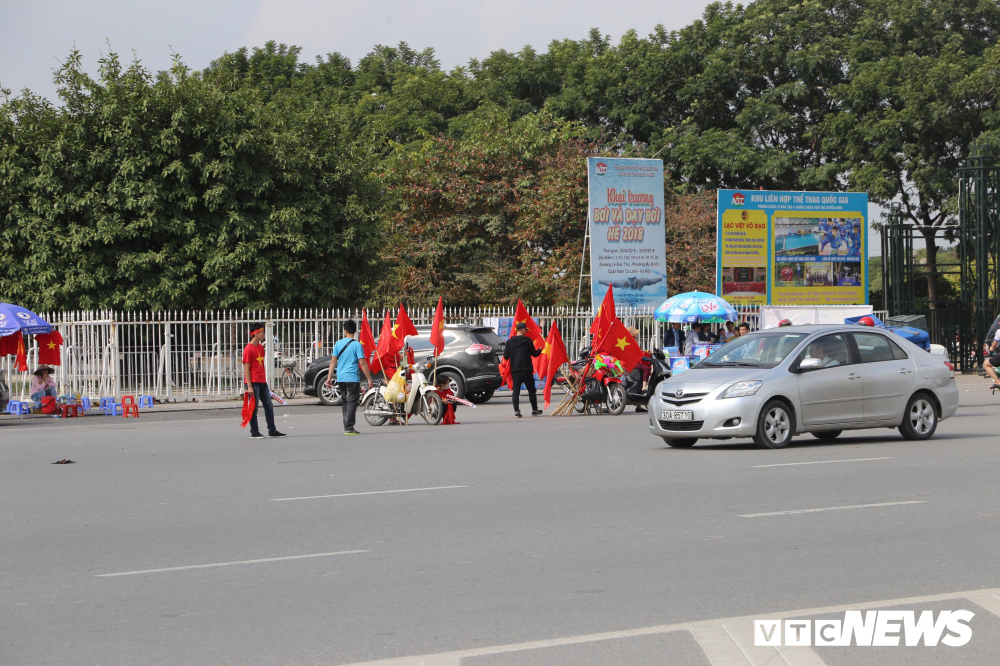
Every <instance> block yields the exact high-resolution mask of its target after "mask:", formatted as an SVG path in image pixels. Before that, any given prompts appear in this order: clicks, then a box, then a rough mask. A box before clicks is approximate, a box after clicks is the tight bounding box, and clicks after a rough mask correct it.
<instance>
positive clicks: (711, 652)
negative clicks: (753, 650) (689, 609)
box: [691, 624, 750, 666]
mask: <svg viewBox="0 0 1000 666" xmlns="http://www.w3.org/2000/svg"><path fill="white" fill-rule="evenodd" d="M691 635H692V636H694V639H695V640H696V641H697V642H698V645H700V646H701V649H702V651H703V652H704V653H705V656H706V657H708V661H709V662H710V663H711V664H712V666H750V659H749V658H748V657H747V654H746V652H744V651H743V649H742V648H741V647H740V646H739V645H737V644H736V641H734V640H733V637H732V636H730V635H729V632H728V631H726V629H725V628H724V627H723V626H722V625H721V624H711V625H707V626H704V627H694V628H692V629H691Z"/></svg>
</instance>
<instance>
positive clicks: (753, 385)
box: [722, 379, 764, 398]
mask: <svg viewBox="0 0 1000 666" xmlns="http://www.w3.org/2000/svg"><path fill="white" fill-rule="evenodd" d="M763 385H764V382H762V381H760V380H758V379H755V380H754V381H752V382H736V383H735V384H733V385H732V386H730V387H729V388H727V389H726V390H725V391H723V393H722V397H723V398H742V397H744V396H747V395H753V394H754V393H756V392H757V391H759V390H760V387H761V386H763Z"/></svg>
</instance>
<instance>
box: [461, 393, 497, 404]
mask: <svg viewBox="0 0 1000 666" xmlns="http://www.w3.org/2000/svg"><path fill="white" fill-rule="evenodd" d="M493 393H494V391H493V389H487V390H485V391H473V392H472V393H470V394H469V395H467V396H465V399H466V400H468V401H469V402H471V403H472V404H473V405H481V404H483V403H484V402H488V401H489V399H490V398H492V397H493Z"/></svg>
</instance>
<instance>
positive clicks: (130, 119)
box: [0, 0, 1000, 308]
mask: <svg viewBox="0 0 1000 666" xmlns="http://www.w3.org/2000/svg"><path fill="white" fill-rule="evenodd" d="M998 34H1000V6H998V5H997V3H996V2H995V1H993V0H806V1H805V2H803V1H802V0H757V1H756V2H751V3H749V4H747V5H734V4H730V3H725V4H722V3H716V4H712V5H710V6H709V7H708V8H707V9H706V10H705V12H704V14H703V16H702V18H701V19H700V20H698V21H695V22H693V23H692V24H691V25H689V26H687V27H685V28H683V29H681V30H678V31H675V32H667V31H666V30H664V29H663V28H662V27H658V28H656V29H655V30H654V31H653V33H652V34H650V35H647V36H645V37H643V36H640V35H638V34H636V33H635V32H628V33H626V34H625V35H624V36H623V37H622V38H621V39H620V40H619V41H618V42H617V43H612V42H611V40H610V39H609V38H608V37H606V36H603V35H602V34H601V33H600V32H599V31H597V30H592V31H590V33H589V34H588V35H586V36H585V37H584V38H583V39H580V40H573V39H563V40H558V41H553V42H552V43H551V44H550V45H549V47H548V48H547V50H545V51H536V50H535V49H532V48H530V47H525V48H523V49H521V50H520V51H518V52H516V53H515V52H508V51H497V52H494V53H492V54H490V55H489V56H488V57H486V58H483V59H481V60H471V61H470V62H469V65H468V67H464V68H463V67H460V68H456V69H454V70H452V71H450V72H446V71H444V70H442V69H441V66H440V64H439V63H438V61H437V60H436V58H435V56H434V52H433V51H432V50H431V49H423V50H418V49H414V48H411V47H410V46H408V45H407V44H405V43H401V44H399V45H397V46H394V47H390V46H376V47H375V48H374V49H373V50H372V52H371V53H369V54H368V55H367V56H365V57H364V58H362V59H361V60H360V61H359V62H358V63H356V64H354V65H352V63H351V62H350V61H349V60H347V59H346V58H344V57H343V56H341V55H340V54H337V53H330V54H327V55H326V56H324V57H322V58H316V60H315V62H304V61H302V60H301V59H300V57H301V49H300V48H299V47H296V46H288V45H284V44H278V43H275V42H268V43H267V44H265V45H264V47H262V48H254V49H250V50H247V49H239V50H237V51H234V52H232V53H226V54H223V55H222V56H221V57H220V58H218V59H217V60H216V61H214V62H213V63H212V64H211V65H210V66H209V67H208V68H207V69H205V70H204V71H202V72H194V73H192V72H188V71H186V70H185V69H184V68H183V67H182V66H181V65H180V64H178V65H176V66H175V67H174V68H173V70H171V71H170V72H164V73H160V74H159V75H157V76H155V77H154V76H153V75H151V74H150V73H149V72H147V71H145V70H144V69H142V68H141V67H139V66H138V65H131V66H129V67H125V68H123V67H122V66H121V65H120V64H119V63H118V60H117V57H116V56H114V55H112V56H110V57H109V58H106V59H105V60H104V61H102V69H101V76H100V78H99V80H97V81H91V80H90V79H89V78H88V77H86V76H85V75H84V74H83V73H82V70H81V69H80V65H79V59H78V57H77V56H73V57H71V58H70V60H69V61H68V62H67V65H66V67H64V68H63V69H62V70H61V71H60V73H59V85H60V95H61V97H62V105H61V106H54V105H52V104H51V103H49V102H47V101H46V100H43V99H39V98H37V97H35V96H32V95H31V94H30V93H27V94H23V95H22V96H20V97H17V98H14V99H8V100H7V102H6V103H5V104H3V106H2V111H0V216H2V218H3V220H4V222H3V225H4V226H3V228H2V230H0V289H2V290H3V292H4V295H5V297H7V298H9V299H14V300H18V299H19V300H20V301H21V302H24V303H25V304H27V305H34V306H36V307H42V308H44V307H92V306H116V307H145V306H148V307H223V306H225V307H230V306H232V307H236V306H250V305H260V304H275V305H320V306H322V305H336V304H347V303H360V302H362V301H366V300H367V301H374V300H379V301H386V302H388V301H392V300H396V299H397V298H398V297H399V296H400V295H406V296H410V297H412V298H414V299H416V300H426V301H428V302H430V301H432V300H436V297H435V294H437V293H438V290H441V291H444V293H445V294H446V299H447V300H449V302H451V303H455V304H458V303H463V302H464V303H476V302H489V301H494V302H498V301H510V300H512V299H514V298H516V297H517V296H521V297H524V298H527V299H528V300H531V301H533V302H538V303H573V302H575V297H576V280H577V275H578V264H577V263H576V262H578V261H579V255H578V251H579V250H578V248H579V245H580V243H581V241H582V234H583V231H584V225H585V223H586V222H585V221H586V192H585V183H584V179H585V176H584V173H585V171H584V164H583V157H585V156H586V155H592V154H606V155H628V156H646V157H652V156H659V157H661V158H662V159H663V160H664V162H665V164H666V166H667V169H668V170H669V172H670V173H671V174H672V179H673V182H672V183H669V184H668V190H669V191H671V192H677V193H679V194H678V198H676V199H674V203H673V204H671V205H672V206H674V209H673V211H672V212H671V211H667V213H668V216H667V218H666V219H667V228H666V229H665V230H666V232H667V237H668V247H667V255H668V264H669V265H670V274H671V278H670V279H671V289H674V288H675V287H677V288H680V287H682V286H691V285H697V286H703V285H709V286H710V284H711V277H712V276H711V271H712V270H713V262H711V261H710V259H711V256H710V255H711V251H712V249H711V247H709V245H707V244H706V243H708V242H709V241H710V239H711V234H712V233H713V231H712V229H710V228H709V226H706V220H707V219H708V218H709V216H710V215H711V202H710V201H708V200H707V199H705V198H704V197H706V196H710V193H711V192H712V191H713V190H714V189H715V188H718V187H737V188H743V189H749V188H758V187H763V188H772V189H795V190H817V189H830V190H845V189H851V190H860V191H867V192H869V193H870V195H871V198H872V200H873V201H875V202H877V203H883V204H885V203H887V202H890V201H898V202H900V203H901V205H902V207H903V211H904V213H905V214H906V215H907V216H908V217H909V219H910V220H912V221H913V222H916V223H918V224H919V225H922V226H925V227H932V226H940V225H942V224H947V223H948V222H949V221H950V216H953V214H954V210H956V207H955V205H954V197H955V183H956V179H955V170H956V168H957V167H958V166H959V165H960V163H961V160H962V158H963V156H964V155H965V154H966V152H967V150H968V147H969V145H970V143H971V142H972V141H973V140H975V139H976V138H978V137H981V136H995V137H1000V113H998V109H997V91H998V90H1000V87H998V85H997V84H998V80H1000V45H998V44H997V39H996V35H998ZM7 95H8V96H9V93H7ZM375 174H383V175H384V180H381V179H380V177H379V176H376V175H375ZM671 216H672V217H671ZM929 250H930V251H929V254H928V257H927V265H928V273H929V276H930V277H929V278H928V287H929V290H930V291H931V292H932V293H931V297H932V298H934V297H935V293H936V291H937V290H938V289H939V287H940V289H941V290H942V293H943V292H944V291H947V289H948V286H947V285H946V284H944V283H939V282H940V281H939V280H938V279H937V278H936V277H934V273H935V270H934V266H935V265H936V261H937V259H936V254H935V249H934V247H933V246H931V247H930V248H929ZM380 261H385V262H386V263H385V267H384V270H383V267H382V266H381V265H380V263H379V262H380ZM675 283H676V284H675Z"/></svg>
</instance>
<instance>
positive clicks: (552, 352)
mask: <svg viewBox="0 0 1000 666" xmlns="http://www.w3.org/2000/svg"><path fill="white" fill-rule="evenodd" d="M542 357H543V358H545V360H546V369H545V393H544V394H543V395H544V396H545V408H546V409H548V407H549V403H550V402H552V382H554V381H555V377H556V371H557V370H559V368H560V367H561V366H562V364H563V363H569V356H567V355H566V345H565V344H563V339H562V335H560V334H559V326H557V325H556V323H555V322H552V328H550V329H549V337H548V338H547V339H546V340H545V350H544V351H543V352H542Z"/></svg>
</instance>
